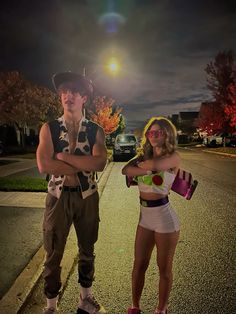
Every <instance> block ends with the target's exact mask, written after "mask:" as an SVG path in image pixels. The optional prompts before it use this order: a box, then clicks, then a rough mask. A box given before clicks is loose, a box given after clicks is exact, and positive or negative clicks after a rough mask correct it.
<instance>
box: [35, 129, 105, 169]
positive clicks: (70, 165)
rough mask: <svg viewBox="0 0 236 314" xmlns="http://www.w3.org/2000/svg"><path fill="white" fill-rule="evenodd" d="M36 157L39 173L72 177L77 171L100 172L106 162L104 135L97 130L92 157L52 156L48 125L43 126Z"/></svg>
mask: <svg viewBox="0 0 236 314" xmlns="http://www.w3.org/2000/svg"><path fill="white" fill-rule="evenodd" d="M36 156H37V164H38V168H39V172H40V173H48V174H54V175H72V174H74V173H77V172H78V171H102V170H103V169H104V167H105V165H106V160H107V152H106V147H105V135H104V132H103V130H102V129H100V128H99V129H98V132H97V135H96V141H95V144H94V146H93V152H92V156H77V155H72V154H69V153H64V152H63V153H58V154H56V155H55V156H54V148H53V142H52V138H51V132H50V129H49V126H48V124H44V125H43V126H42V128H41V130H40V136H39V146H38V149H37V153H36Z"/></svg>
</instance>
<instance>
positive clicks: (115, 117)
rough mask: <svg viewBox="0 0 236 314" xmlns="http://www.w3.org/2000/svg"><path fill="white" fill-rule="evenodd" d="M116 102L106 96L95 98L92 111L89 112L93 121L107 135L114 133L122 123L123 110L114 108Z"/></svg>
mask: <svg viewBox="0 0 236 314" xmlns="http://www.w3.org/2000/svg"><path fill="white" fill-rule="evenodd" d="M114 102H115V101H114V100H113V99H112V98H107V97H105V96H97V97H95V99H94V101H93V104H92V109H90V110H89V116H90V118H91V120H93V121H94V122H96V123H98V124H99V125H100V126H101V127H102V128H103V129H104V132H105V134H110V133H112V132H114V131H115V130H116V129H117V128H118V126H119V122H120V112H121V110H122V109H121V108H117V107H116V108H113V107H112V106H113V104H114Z"/></svg>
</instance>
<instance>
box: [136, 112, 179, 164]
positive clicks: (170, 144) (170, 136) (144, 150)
mask: <svg viewBox="0 0 236 314" xmlns="http://www.w3.org/2000/svg"><path fill="white" fill-rule="evenodd" d="M154 124H157V125H159V127H160V128H161V129H162V130H163V131H164V132H165V135H166V137H165V142H164V144H163V147H162V149H163V155H167V154H172V153H173V152H174V151H175V150H176V146H177V142H176V138H177V131H176V128H175V126H174V124H173V123H172V122H171V121H170V120H168V119H166V118H164V117H152V118H151V119H150V120H149V121H148V122H147V124H146V125H145V127H144V129H143V133H142V140H141V146H140V148H139V151H138V156H137V157H142V158H144V159H149V158H152V157H153V148H152V146H151V144H150V142H149V139H148V138H147V136H146V133H147V131H149V130H150V128H151V127H152V126H153V125H154Z"/></svg>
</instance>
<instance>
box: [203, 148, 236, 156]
mask: <svg viewBox="0 0 236 314" xmlns="http://www.w3.org/2000/svg"><path fill="white" fill-rule="evenodd" d="M202 151H203V152H204V153H210V154H217V155H222V156H227V157H233V158H235V157H236V155H234V154H228V153H221V152H213V151H210V150H207V149H203V150H202Z"/></svg>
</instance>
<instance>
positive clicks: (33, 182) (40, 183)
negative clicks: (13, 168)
mask: <svg viewBox="0 0 236 314" xmlns="http://www.w3.org/2000/svg"><path fill="white" fill-rule="evenodd" d="M0 191H19V192H20V191H21V192H46V191H47V181H46V180H45V179H41V178H28V177H22V178H16V179H15V178H4V177H2V178H0Z"/></svg>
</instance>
